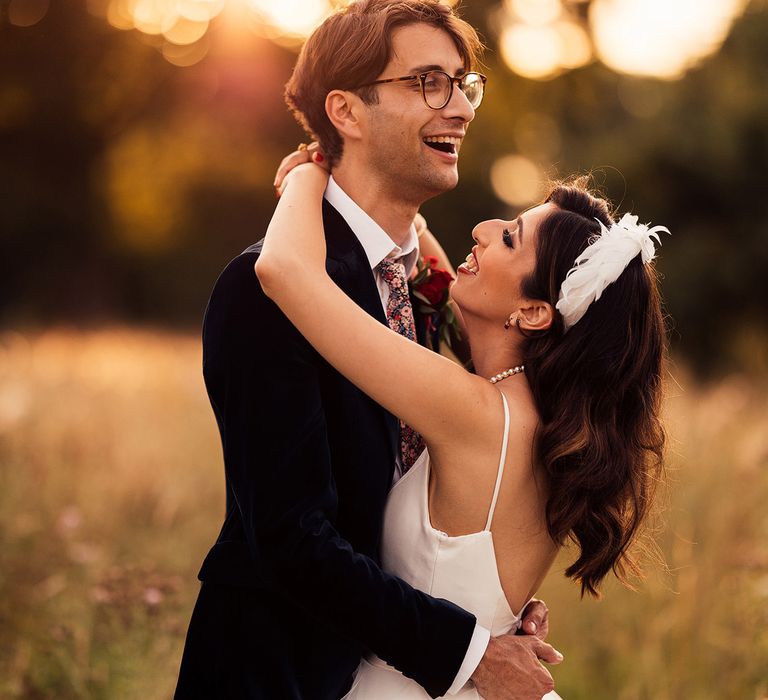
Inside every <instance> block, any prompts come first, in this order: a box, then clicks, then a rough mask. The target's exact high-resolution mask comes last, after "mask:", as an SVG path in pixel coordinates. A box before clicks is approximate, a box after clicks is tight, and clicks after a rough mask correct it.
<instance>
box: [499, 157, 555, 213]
mask: <svg viewBox="0 0 768 700" xmlns="http://www.w3.org/2000/svg"><path fill="white" fill-rule="evenodd" d="M543 183H544V173H543V172H542V170H541V168H539V166H538V165H536V163H534V162H533V161H532V160H531V159H530V158H526V157H525V156H520V155H514V154H510V155H506V156H502V157H501V158H499V159H498V160H497V161H496V162H495V163H494V164H493V165H492V166H491V186H492V187H493V191H494V193H495V194H496V196H497V197H498V198H499V199H500V200H501V201H502V202H505V203H506V204H509V205H510V206H512V207H524V206H527V205H529V204H532V203H533V202H535V201H536V200H537V199H539V198H540V197H541V195H542V190H543Z"/></svg>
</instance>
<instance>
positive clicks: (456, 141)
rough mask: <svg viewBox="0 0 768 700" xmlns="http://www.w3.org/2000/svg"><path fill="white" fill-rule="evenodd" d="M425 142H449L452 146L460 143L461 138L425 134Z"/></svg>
mask: <svg viewBox="0 0 768 700" xmlns="http://www.w3.org/2000/svg"><path fill="white" fill-rule="evenodd" d="M424 142H425V143H451V144H453V145H454V146H460V145H461V139H460V138H459V137H458V136H427V137H426V138H425V139H424Z"/></svg>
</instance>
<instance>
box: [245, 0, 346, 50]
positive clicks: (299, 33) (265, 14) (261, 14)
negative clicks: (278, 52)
mask: <svg viewBox="0 0 768 700" xmlns="http://www.w3.org/2000/svg"><path fill="white" fill-rule="evenodd" d="M245 1H246V2H247V4H248V6H249V8H250V9H251V10H252V12H253V13H254V15H255V18H256V19H257V20H259V22H260V23H261V24H264V25H266V26H267V27H270V28H272V29H273V30H277V31H278V32H279V33H280V34H283V35H284V36H286V37H288V38H291V37H295V38H296V39H299V40H303V39H305V38H306V37H308V36H309V35H310V34H311V33H312V31H313V30H314V29H315V27H317V25H319V24H320V23H321V22H322V21H323V20H324V19H325V18H326V17H327V16H328V15H329V14H330V13H331V12H332V11H333V7H332V6H331V3H330V2H329V1H328V0H280V2H275V0H245Z"/></svg>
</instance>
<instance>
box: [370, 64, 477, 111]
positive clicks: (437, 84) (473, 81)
mask: <svg viewBox="0 0 768 700" xmlns="http://www.w3.org/2000/svg"><path fill="white" fill-rule="evenodd" d="M406 80H412V81H416V80H418V81H419V86H420V87H421V96H422V97H423V98H424V103H425V104H426V105H427V107H429V108H430V109H442V108H443V107H445V105H447V104H448V103H449V102H450V101H451V97H452V96H453V86H454V85H458V86H459V90H461V91H462V92H463V93H464V96H465V97H466V98H467V100H468V101H469V104H471V105H472V108H473V109H477V108H478V107H479V106H480V103H481V102H482V101H483V94H484V93H485V81H486V80H487V78H486V77H485V76H484V75H482V74H480V73H475V72H470V73H465V74H464V75H462V76H460V77H458V78H454V77H452V76H450V75H448V73H446V72H445V71H442V70H430V71H427V72H426V73H419V74H418V75H406V76H403V77H402V78H385V79H384V80H374V81H373V82H372V83H366V84H365V85H361V86H360V87H361V88H363V87H370V86H371V85H383V84H384V83H400V82H404V81H406Z"/></svg>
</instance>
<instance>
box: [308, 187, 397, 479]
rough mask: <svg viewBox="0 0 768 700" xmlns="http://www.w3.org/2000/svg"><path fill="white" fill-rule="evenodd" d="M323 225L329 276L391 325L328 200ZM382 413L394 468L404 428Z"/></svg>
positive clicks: (356, 247) (353, 239)
mask: <svg viewBox="0 0 768 700" xmlns="http://www.w3.org/2000/svg"><path fill="white" fill-rule="evenodd" d="M323 225H324V227H325V239H326V245H327V248H328V252H327V260H326V269H327V271H328V274H329V275H330V276H331V277H332V278H333V280H334V281H335V282H336V284H337V285H338V286H339V287H340V288H341V290H342V291H343V292H344V293H345V294H347V296H349V297H350V298H351V299H352V300H353V301H354V302H355V303H356V304H357V305H358V306H360V307H361V308H362V309H364V310H365V311H367V312H368V313H369V314H370V315H371V316H373V317H374V318H375V319H376V320H378V321H379V323H382V324H383V325H385V326H386V325H388V324H387V316H386V313H385V312H384V309H383V307H382V305H381V297H380V296H379V290H378V288H377V287H376V280H375V278H374V276H373V272H372V271H371V266H370V263H369V261H368V256H367V255H366V254H365V250H363V246H362V244H361V243H360V241H359V240H358V238H357V236H356V235H355V234H354V232H353V231H352V229H351V228H350V227H349V224H347V222H346V221H345V219H344V217H342V216H341V214H339V212H338V211H337V210H336V209H334V208H333V206H331V205H330V204H329V203H328V202H327V201H326V200H323ZM379 410H380V413H381V416H382V420H383V422H384V426H385V429H386V430H387V432H388V433H389V436H390V440H389V443H390V447H391V449H392V458H391V460H390V463H391V464H392V465H393V466H394V460H395V454H396V450H397V444H398V440H399V433H400V425H399V422H398V420H397V418H395V416H393V415H392V414H391V413H390V412H389V411H387V410H385V409H384V408H381V407H380V406H379Z"/></svg>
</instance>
